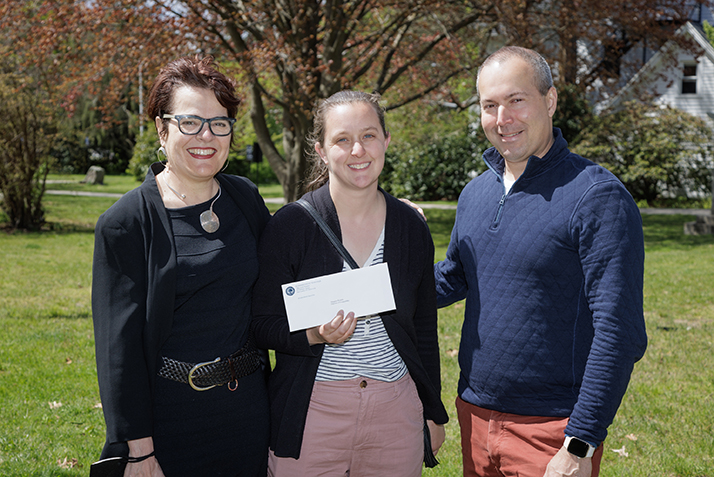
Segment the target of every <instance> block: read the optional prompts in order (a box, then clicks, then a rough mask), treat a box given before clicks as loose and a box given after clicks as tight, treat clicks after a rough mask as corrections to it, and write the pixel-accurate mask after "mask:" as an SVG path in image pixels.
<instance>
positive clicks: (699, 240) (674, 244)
mask: <svg viewBox="0 0 714 477" xmlns="http://www.w3.org/2000/svg"><path fill="white" fill-rule="evenodd" d="M695 220H696V217H695V216H693V215H642V228H643V230H644V235H645V247H646V249H647V250H660V249H663V248H666V249H677V250H686V249H688V248H692V247H697V246H701V245H712V244H714V235H685V234H684V224H685V223H686V222H693V221H695Z"/></svg>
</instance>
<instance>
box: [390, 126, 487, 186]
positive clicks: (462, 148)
mask: <svg viewBox="0 0 714 477" xmlns="http://www.w3.org/2000/svg"><path fill="white" fill-rule="evenodd" d="M488 147H490V144H489V143H488V141H487V140H486V137H485V136H484V134H483V131H482V130H481V128H480V127H479V128H478V129H477V130H474V129H473V128H471V127H469V128H466V129H465V130H464V131H463V132H461V133H459V134H456V135H450V136H446V137H444V138H443V139H441V140H438V141H433V142H428V143H426V144H404V145H398V146H394V147H393V148H391V147H390V149H389V150H388V151H387V157H386V159H385V165H384V171H383V172H382V180H381V181H380V185H381V186H382V187H383V188H384V189H385V190H386V191H387V192H389V193H390V194H392V195H394V196H396V197H404V198H408V199H411V200H456V199H458V197H459V194H460V193H461V190H462V189H463V188H464V186H465V185H466V184H467V183H468V182H469V181H470V180H471V179H472V178H473V177H475V176H476V175H477V174H479V173H481V172H483V171H484V170H485V169H486V165H485V164H484V163H483V160H482V159H481V154H482V153H483V151H484V150H486V149H487V148H488Z"/></svg>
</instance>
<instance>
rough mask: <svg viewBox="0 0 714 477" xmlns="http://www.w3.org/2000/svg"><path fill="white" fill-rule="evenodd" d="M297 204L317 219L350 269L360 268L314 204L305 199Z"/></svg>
mask: <svg viewBox="0 0 714 477" xmlns="http://www.w3.org/2000/svg"><path fill="white" fill-rule="evenodd" d="M297 203H298V204H300V205H302V206H303V208H304V209H305V210H307V212H308V213H309V214H310V215H311V216H312V218H313V219H315V222H317V225H319V226H320V228H321V229H322V231H323V232H324V233H325V235H326V236H327V238H328V239H329V240H330V242H332V245H334V247H335V248H336V249H337V251H338V252H340V255H342V258H344V259H345V262H347V264H348V265H349V266H350V268H351V269H353V270H354V269H357V268H359V265H357V262H355V259H354V258H352V255H350V253H349V252H348V251H347V249H346V248H345V246H344V245H342V242H340V239H338V238H337V235H335V232H333V231H332V229H331V228H330V227H329V226H328V225H327V224H326V223H325V221H324V219H323V218H322V217H320V214H319V213H318V212H317V210H315V207H313V206H312V204H310V203H309V202H308V201H306V200H305V199H300V200H298V201H297Z"/></svg>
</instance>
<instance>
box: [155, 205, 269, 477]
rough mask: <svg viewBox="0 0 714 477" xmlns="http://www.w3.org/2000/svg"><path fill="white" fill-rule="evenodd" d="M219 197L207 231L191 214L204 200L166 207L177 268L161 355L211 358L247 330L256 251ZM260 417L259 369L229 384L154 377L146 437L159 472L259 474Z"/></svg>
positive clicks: (264, 418) (263, 412)
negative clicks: (215, 222) (205, 385)
mask: <svg viewBox="0 0 714 477" xmlns="http://www.w3.org/2000/svg"><path fill="white" fill-rule="evenodd" d="M223 199H224V200H221V198H219V199H218V200H217V201H216V202H215V205H214V209H213V210H214V212H215V213H216V215H218V217H219V218H220V221H221V226H220V228H219V229H218V230H217V231H216V232H215V233H212V234H209V233H206V232H205V231H204V230H203V229H202V228H201V226H200V222H199V218H198V217H199V215H200V214H201V212H203V211H205V210H207V209H208V207H209V205H210V203H211V201H212V200H211V201H209V202H206V203H204V204H198V205H196V206H191V207H186V208H182V209H174V210H170V211H169V214H170V216H171V222H172V227H173V233H174V239H175V242H176V250H177V262H178V268H177V272H178V273H177V286H176V290H175V293H176V301H175V310H174V319H173V325H172V328H171V335H170V336H169V339H168V340H167V341H166V343H165V344H164V346H163V348H162V350H161V355H162V356H165V357H169V358H173V359H176V360H179V361H186V362H189V363H198V362H204V361H212V360H214V359H215V358H217V357H219V356H220V357H226V356H229V355H231V354H232V353H234V352H235V351H237V350H238V349H240V348H241V347H242V346H243V345H244V344H245V342H246V339H247V337H248V330H249V323H250V312H251V310H250V303H251V293H252V288H253V283H254V282H255V279H256V277H257V274H258V262H257V251H256V250H255V245H254V243H255V241H254V239H253V236H252V234H251V230H250V228H249V226H248V223H247V222H246V219H245V218H244V217H243V216H242V214H241V213H240V211H239V210H238V209H237V208H236V207H235V206H234V205H233V204H232V203H231V201H230V200H225V199H226V197H223ZM167 292H172V291H169V290H167ZM268 422H269V415H268V396H267V392H266V386H265V380H264V374H263V372H262V371H261V370H258V371H256V372H254V373H253V374H251V375H250V376H246V377H244V378H241V379H239V381H238V388H237V389H236V390H235V391H230V390H229V389H228V387H227V386H225V385H224V386H218V387H215V388H213V389H210V390H207V391H196V390H194V389H192V388H191V387H190V386H189V385H188V384H182V383H178V382H175V381H171V380H168V379H164V378H161V377H159V378H157V381H156V393H155V401H154V426H155V428H154V434H153V439H154V447H155V450H156V457H157V459H158V461H159V464H160V465H161V467H162V469H163V471H164V473H165V474H166V476H167V477H174V476H201V475H205V476H250V477H254V476H261V477H264V476H265V475H266V468H267V455H268V437H269V424H268Z"/></svg>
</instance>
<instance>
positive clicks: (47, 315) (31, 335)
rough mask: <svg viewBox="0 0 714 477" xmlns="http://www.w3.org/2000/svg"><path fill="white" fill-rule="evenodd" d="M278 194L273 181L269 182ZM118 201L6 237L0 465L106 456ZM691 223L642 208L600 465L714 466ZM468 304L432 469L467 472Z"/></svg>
mask: <svg viewBox="0 0 714 477" xmlns="http://www.w3.org/2000/svg"><path fill="white" fill-rule="evenodd" d="M77 177H78V178H79V180H81V179H82V178H83V176H77ZM127 179H131V178H128V176H124V177H121V178H117V179H116V182H115V181H114V179H113V178H112V177H108V178H107V181H106V182H107V185H106V186H86V185H77V184H74V185H73V186H72V187H71V189H72V190H78V189H81V190H86V189H83V188H85V187H87V188H89V187H93V188H97V189H96V190H98V191H106V190H109V188H111V190H112V191H116V192H123V191H125V190H127V189H130V188H132V187H135V186H136V185H138V183H136V182H133V179H131V180H128V181H127ZM102 187H106V188H107V189H101V188H102ZM51 188H55V184H52V185H51ZM91 190H95V189H91ZM261 191H263V188H261ZM279 192H280V189H279V186H277V188H276V187H275V186H274V187H273V190H272V191H270V192H269V193H270V194H277V195H278V196H279ZM273 196H275V195H273ZM115 200H116V199H113V198H96V197H74V196H56V195H48V196H46V197H45V205H46V206H47V219H48V221H49V222H50V223H51V225H52V226H51V227H49V231H46V232H43V233H16V234H10V235H8V234H6V233H1V234H0V290H2V293H1V294H0V398H1V399H2V407H1V408H0V475H2V476H27V475H38V476H40V475H42V476H60V475H67V476H69V475H72V476H79V475H87V474H88V470H89V464H90V462H91V461H92V460H94V459H96V457H97V456H98V454H99V451H100V449H101V445H102V442H103V435H104V427H103V426H104V424H103V419H102V415H101V409H99V408H98V407H97V404H98V402H99V394H98V390H97V385H96V373H95V364H94V348H93V337H92V325H91V309H90V285H91V258H92V248H93V226H94V223H95V221H96V218H97V217H98V216H99V214H101V212H103V211H104V210H106V208H108V207H109V206H110V205H111V204H112V203H113V202H114V201H115ZM278 207H279V204H275V205H271V206H270V208H271V210H275V209H277V208H278ZM427 215H428V218H429V222H428V223H429V226H430V228H431V230H432V235H433V237H434V241H435V244H436V258H437V260H438V259H441V258H443V257H444V255H445V251H446V246H447V244H448V240H449V233H450V231H451V226H452V224H453V220H454V211H453V210H439V209H427ZM687 220H693V219H692V218H691V217H686V216H681V215H675V216H645V217H644V226H645V237H646V246H647V257H646V272H645V316H646V319H647V325H648V334H649V339H650V343H649V348H648V351H647V354H646V355H645V358H644V359H643V360H642V361H641V362H640V363H638V364H637V365H636V367H635V372H634V375H633V378H632V382H631V384H630V388H629V390H628V393H627V395H626V396H625V399H624V401H623V403H622V406H621V409H620V412H619V413H618V415H617V417H616V419H615V422H614V423H613V425H612V426H611V427H610V437H609V438H608V440H607V441H606V450H605V457H604V460H603V469H602V473H601V475H603V476H623V477H624V476H642V477H645V476H647V477H649V476H665V477H685V476H687V477H704V476H708V477H714V460H713V456H714V417H712V416H714V402H713V401H714V358H713V357H712V352H713V351H714V238H713V237H711V236H709V237H690V236H684V235H683V233H682V224H683V223H684V222H685V221H687ZM462 315H463V304H461V303H458V304H456V305H453V306H451V307H449V308H446V309H444V310H440V313H439V317H440V325H439V329H440V339H441V353H442V378H443V397H444V402H445V403H446V405H447V408H448V409H449V411H450V413H451V415H452V421H451V422H450V423H449V424H448V425H447V436H448V438H447V443H446V444H445V446H444V447H443V449H442V451H441V452H440V454H439V458H440V460H441V461H442V464H441V465H440V466H438V467H437V468H436V469H433V470H427V471H425V475H426V476H457V475H460V473H461V463H460V453H459V441H458V424H457V423H456V419H455V411H454V406H453V402H454V399H455V397H456V381H457V379H458V373H459V370H458V366H457V362H456V352H457V350H458V345H459V335H460V327H461V322H462ZM615 450H617V451H618V452H614V451H615Z"/></svg>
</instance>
